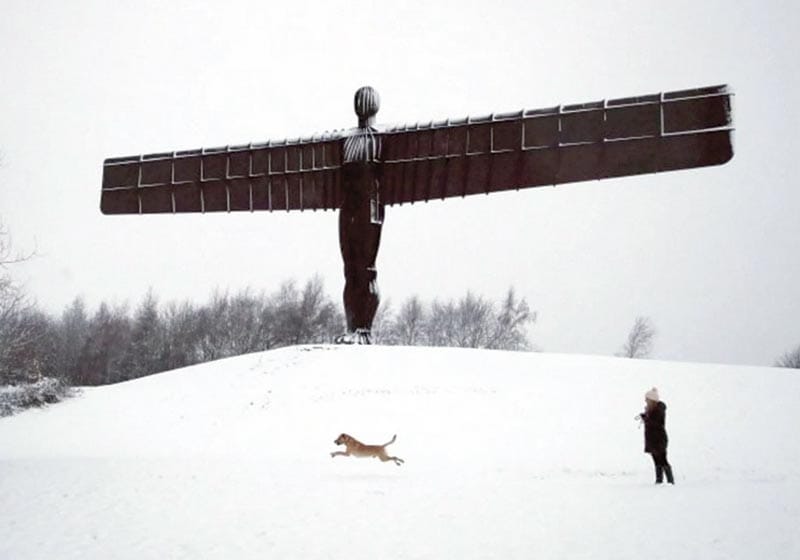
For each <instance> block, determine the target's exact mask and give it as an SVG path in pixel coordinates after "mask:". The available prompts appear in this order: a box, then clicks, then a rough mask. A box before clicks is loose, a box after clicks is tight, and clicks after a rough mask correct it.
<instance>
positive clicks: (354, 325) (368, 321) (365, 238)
mask: <svg viewBox="0 0 800 560" xmlns="http://www.w3.org/2000/svg"><path fill="white" fill-rule="evenodd" d="M359 214H360V213H359ZM360 218H362V216H360V215H358V214H356V215H353V214H351V213H350V212H348V211H347V210H346V209H345V208H342V210H341V214H340V216H339V244H340V247H341V250H342V260H343V261H344V278H345V284H344V310H345V317H346V320H347V330H348V332H349V333H352V334H354V335H355V337H356V339H357V340H356V342H362V343H367V344H369V342H370V332H371V329H372V321H373V319H374V318H375V313H376V311H377V310H378V305H379V304H380V295H379V293H378V282H377V275H378V273H377V270H376V268H375V260H376V258H377V256H378V247H379V245H380V238H381V224H376V223H372V222H370V220H369V219H366V220H364V219H360Z"/></svg>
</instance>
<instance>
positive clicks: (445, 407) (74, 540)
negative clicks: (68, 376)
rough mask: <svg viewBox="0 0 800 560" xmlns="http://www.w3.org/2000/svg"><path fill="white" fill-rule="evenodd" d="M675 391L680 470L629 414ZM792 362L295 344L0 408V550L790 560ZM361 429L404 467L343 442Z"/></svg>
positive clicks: (798, 505) (673, 434)
mask: <svg viewBox="0 0 800 560" xmlns="http://www.w3.org/2000/svg"><path fill="white" fill-rule="evenodd" d="M654 385H655V386H657V387H658V388H659V391H660V393H661V396H662V399H663V400H664V401H665V402H666V403H667V405H668V410H667V431H668V433H669V437H670V448H669V457H670V461H671V463H672V465H673V468H674V470H675V474H676V480H677V484H676V485H675V486H674V487H672V486H666V485H664V486H660V487H656V486H654V485H653V478H654V476H653V467H652V462H651V460H650V457H649V456H647V455H645V454H644V453H643V452H642V447H643V435H642V430H641V429H640V428H638V426H637V423H636V422H635V421H634V415H635V414H636V413H638V412H640V411H641V409H642V406H643V394H644V391H645V390H647V389H648V388H650V387H652V386H654ZM798 396H800V375H798V374H797V372H796V371H793V370H782V369H774V368H754V367H737V366H721V365H719V366H718V365H697V364H679V363H666V362H656V361H641V360H626V359H620V358H607V357H589V356H567V355H553V354H535V353H514V352H500V351H478V350H463V349H440V348H439V349H433V348H401V347H338V346H304V347H293V348H285V349H281V350H276V351H271V352H265V353H259V354H252V355H248V356H242V357H238V358H231V359H227V360H221V361H218V362H213V363H207V364H202V365H198V366H193V367H189V368H184V369H182V370H176V371H172V372H167V373H163V374H159V375H155V376H151V377H147V378H143V379H139V380H136V381H130V382H127V383H121V384H118V385H113V386H107V387H98V388H86V389H84V390H83V392H82V394H81V396H79V397H77V398H74V399H71V400H68V401H65V402H63V403H59V404H57V405H54V406H51V407H49V408H46V409H42V410H31V411H28V412H25V413H22V414H19V415H17V416H13V417H10V418H4V419H0V504H2V508H0V558H4V559H5V558H9V559H34V558H48V559H49V558H61V559H70V558H75V559H77V558H119V559H136V560H141V559H145V558H153V559H155V558H158V559H163V558H226V559H228V558H244V559H249V558H312V559H313V558H344V557H347V558H356V559H359V558H370V559H372V558H437V559H439V558H450V557H458V558H481V559H485V558H498V559H500V558H502V559H513V558H531V557H536V558H638V557H642V556H646V557H648V558H669V559H671V560H674V559H675V558H703V559H708V558H726V559H730V558H743V559H744V558H754V557H756V556H761V557H766V558H787V559H788V558H797V557H800V536H798V533H797V530H796V528H797V527H798V526H800V445H799V444H798V442H797V438H796V436H795V434H794V430H795V429H796V428H797V427H798V426H800V409H798V407H797V403H796V401H797V398H798ZM340 432H348V433H350V434H351V435H353V436H355V437H356V438H358V439H360V440H361V441H363V442H365V443H383V442H385V441H387V440H388V439H389V438H391V436H392V435H393V434H397V441H396V443H394V444H393V445H392V447H391V448H390V449H391V451H392V453H393V454H396V455H398V456H400V457H402V458H403V459H405V461H406V463H405V465H403V466H401V467H398V466H395V465H394V464H393V463H381V462H380V461H377V460H374V459H355V458H349V457H337V458H335V459H332V458H331V457H330V454H329V453H330V452H331V451H334V450H335V449H336V446H335V445H334V444H333V440H334V439H335V438H336V436H337V435H338V434H339V433H340Z"/></svg>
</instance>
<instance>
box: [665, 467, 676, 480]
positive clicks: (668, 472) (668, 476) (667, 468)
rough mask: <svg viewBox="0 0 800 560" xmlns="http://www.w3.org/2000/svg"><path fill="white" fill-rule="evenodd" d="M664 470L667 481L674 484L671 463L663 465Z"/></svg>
mask: <svg viewBox="0 0 800 560" xmlns="http://www.w3.org/2000/svg"><path fill="white" fill-rule="evenodd" d="M664 472H665V473H666V475H667V482H669V483H670V484H675V479H674V478H673V477H672V466H671V465H666V466H664Z"/></svg>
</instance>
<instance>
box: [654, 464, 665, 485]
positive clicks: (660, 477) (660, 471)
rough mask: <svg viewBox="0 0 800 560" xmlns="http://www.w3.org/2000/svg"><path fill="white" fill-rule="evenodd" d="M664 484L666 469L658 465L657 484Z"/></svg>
mask: <svg viewBox="0 0 800 560" xmlns="http://www.w3.org/2000/svg"><path fill="white" fill-rule="evenodd" d="M662 482H664V468H663V467H662V466H661V465H656V484H661V483H662Z"/></svg>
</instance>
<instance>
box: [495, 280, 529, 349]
mask: <svg viewBox="0 0 800 560" xmlns="http://www.w3.org/2000/svg"><path fill="white" fill-rule="evenodd" d="M535 321H536V312H535V311H531V309H530V307H528V302H527V301H525V298H523V299H521V300H519V301H517V296H516V294H515V293H514V288H509V289H508V292H507V293H506V297H505V299H504V300H503V304H502V306H501V308H500V312H499V313H498V314H497V319H496V321H495V327H494V332H493V334H492V338H491V341H490V342H489V344H487V348H495V349H498V350H529V349H530V348H531V344H530V341H529V340H528V334H527V332H526V326H527V324H528V323H533V322H535Z"/></svg>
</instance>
